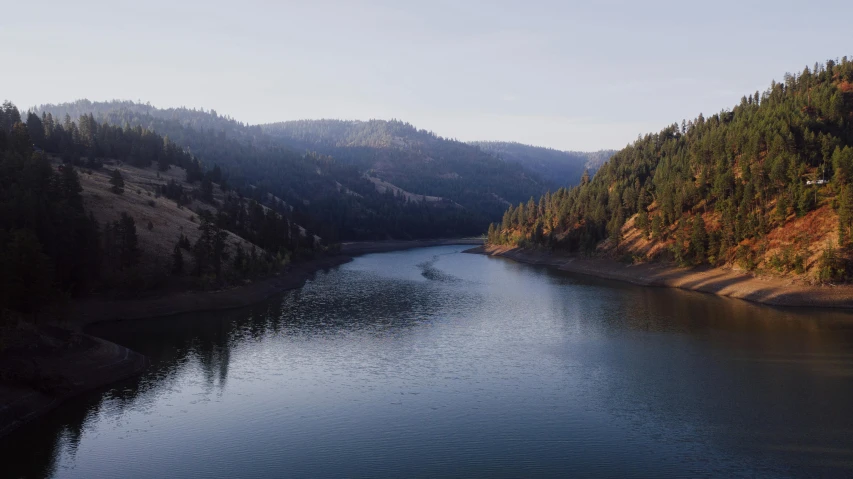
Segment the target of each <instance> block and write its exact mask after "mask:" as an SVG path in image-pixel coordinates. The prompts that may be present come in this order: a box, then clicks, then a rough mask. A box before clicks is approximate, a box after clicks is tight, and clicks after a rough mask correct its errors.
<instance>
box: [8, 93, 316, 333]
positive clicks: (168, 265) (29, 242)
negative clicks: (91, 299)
mask: <svg viewBox="0 0 853 479" xmlns="http://www.w3.org/2000/svg"><path fill="white" fill-rule="evenodd" d="M22 120H25V121H26V123H24V121H22ZM266 203H268V205H267V204H261V203H260V202H258V201H255V200H253V199H251V198H247V197H243V196H241V195H239V194H238V193H235V192H234V191H232V190H231V189H230V188H229V187H228V185H227V184H226V183H225V181H224V178H223V176H222V172H221V170H220V169H219V168H216V167H214V168H212V169H207V171H203V167H202V166H201V163H200V162H199V160H198V159H197V158H195V157H194V156H193V155H192V154H190V153H189V152H188V151H186V150H184V149H182V148H180V147H178V146H177V145H176V144H175V143H173V142H171V141H170V140H168V139H166V138H164V137H162V136H160V135H158V134H157V133H155V132H153V131H151V130H148V129H145V128H142V127H140V126H135V127H129V126H127V127H120V126H112V125H110V124H106V123H98V122H97V121H96V120H94V118H93V117H92V116H91V115H84V116H81V117H80V119H79V121H78V122H74V121H71V120H70V118H69V117H66V118H65V120H64V121H56V120H54V118H53V116H52V115H51V114H49V113H47V114H44V115H43V116H39V115H37V114H35V113H34V112H28V113H26V114H25V115H23V118H22V115H21V113H20V112H19V110H18V109H17V108H16V107H15V106H14V105H12V104H11V103H9V102H6V103H4V104H3V106H2V108H0V318H5V317H8V315H9V314H10V313H11V314H14V315H24V316H26V317H31V318H33V317H38V315H39V314H40V313H42V312H43V311H44V310H45V309H49V308H53V307H55V306H59V305H61V304H62V303H63V301H64V300H65V299H67V298H70V297H77V296H84V295H88V294H91V293H93V292H98V293H110V294H138V293H139V292H141V291H144V290H148V289H158V290H163V289H169V288H172V289H181V290H183V289H195V288H201V289H207V288H211V287H212V288H218V287H222V286H226V285H230V284H240V283H242V282H243V281H245V280H247V279H251V278H255V277H262V276H266V275H268V274H270V273H274V272H276V271H278V270H279V269H280V268H282V267H283V266H285V265H286V264H288V263H289V262H290V261H292V260H295V259H301V258H311V257H314V255H315V254H316V253H318V252H322V251H324V250H326V249H327V245H325V244H324V243H323V242H322V241H321V240H320V239H318V238H316V237H315V236H314V235H313V234H312V232H311V231H310V230H308V231H306V230H305V229H304V228H303V227H301V226H300V225H299V224H298V223H297V222H296V221H295V220H294V218H293V216H292V214H291V211H290V209H289V208H287V207H286V205H284V204H282V203H281V202H280V201H276V200H275V199H273V200H270V201H266ZM0 322H2V321H0Z"/></svg>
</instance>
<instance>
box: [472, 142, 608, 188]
mask: <svg viewBox="0 0 853 479" xmlns="http://www.w3.org/2000/svg"><path fill="white" fill-rule="evenodd" d="M471 144H472V145H475V146H478V147H480V149H481V150H483V151H485V152H488V153H491V154H493V155H495V156H497V157H499V158H502V159H504V160H506V161H508V162H510V163H517V164H519V165H522V166H524V167H526V168H528V169H530V170H531V171H533V172H535V173H537V174H538V175H539V176H540V177H541V178H542V180H543V181H544V182H546V183H548V184H549V186H551V187H552V188H553V189H556V188H561V187H567V186H575V185H577V184H580V182H581V181H582V179H583V177H584V174H586V175H587V176H593V175H594V174H595V172H596V171H597V170H598V169H599V168H600V167H601V165H603V164H604V162H606V161H607V160H608V159H610V157H611V156H613V154H614V153H616V151H615V150H600V151H593V152H584V151H561V150H555V149H553V148H543V147H541V146H530V145H525V144H522V143H515V142H505V141H474V142H471Z"/></svg>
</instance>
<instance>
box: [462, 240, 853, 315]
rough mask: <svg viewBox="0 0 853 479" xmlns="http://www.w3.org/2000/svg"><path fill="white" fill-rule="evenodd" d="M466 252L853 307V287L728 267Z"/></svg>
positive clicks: (647, 281)
mask: <svg viewBox="0 0 853 479" xmlns="http://www.w3.org/2000/svg"><path fill="white" fill-rule="evenodd" d="M466 253H478V254H485V255H489V256H502V257H506V258H510V259H512V260H515V261H518V262H522V263H530V264H541V265H548V266H552V267H554V268H557V269H560V270H563V271H570V272H573V273H582V274H588V275H591V276H598V277H600V278H607V279H615V280H619V281H626V282H629V283H634V284H639V285H643V286H666V287H671V288H680V289H686V290H690V291H701V292H703V293H711V294H716V295H720V296H728V297H731V298H738V299H745V300H747V301H753V302H756V303H763V304H769V305H774V306H809V307H821V308H853V286H851V285H840V286H813V285H808V284H801V283H795V282H793V281H791V280H786V279H783V278H772V277H755V276H752V275H750V274H746V273H743V272H739V271H734V270H730V269H723V268H711V267H705V268H682V267H678V266H674V265H672V264H666V263H645V264H638V265H626V264H624V263H620V262H618V261H614V260H610V259H604V258H582V257H577V256H569V255H561V254H557V253H549V252H545V251H537V250H526V249H521V248H511V247H506V246H480V247H477V248H472V249H470V250H467V251H466Z"/></svg>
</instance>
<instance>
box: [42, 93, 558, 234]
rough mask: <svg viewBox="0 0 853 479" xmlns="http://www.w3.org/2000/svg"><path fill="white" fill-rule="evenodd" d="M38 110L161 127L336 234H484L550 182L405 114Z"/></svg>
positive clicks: (230, 179) (240, 187) (240, 182)
mask: <svg viewBox="0 0 853 479" xmlns="http://www.w3.org/2000/svg"><path fill="white" fill-rule="evenodd" d="M36 110H37V111H43V112H48V113H52V114H53V116H54V117H56V116H64V115H70V116H71V117H72V118H74V117H78V116H81V115H82V116H86V115H91V116H92V117H93V118H95V119H97V120H98V121H103V122H106V123H108V124H111V125H121V126H124V125H127V126H132V127H136V126H141V127H143V128H145V129H148V130H151V131H155V132H157V133H159V134H161V135H163V136H164V137H167V138H168V139H169V140H170V141H173V142H175V143H176V144H177V145H180V146H181V147H182V148H185V149H186V150H187V151H189V152H191V153H192V155H193V156H194V157H196V158H198V159H200V160H201V162H202V163H203V164H205V165H208V167H211V166H212V165H216V166H218V167H220V169H221V171H222V174H223V176H224V177H225V178H227V183H228V185H229V186H230V187H232V188H234V189H236V190H237V191H239V192H240V193H241V194H243V195H244V196H247V197H252V198H255V199H256V200H257V201H259V202H265V201H267V199H268V198H277V199H279V200H281V201H283V202H284V203H285V204H286V205H287V207H288V208H290V209H291V210H292V214H293V216H294V217H295V218H296V219H297V222H298V223H299V224H302V225H305V226H307V227H309V228H310V229H311V230H312V231H315V232H316V233H317V234H318V235H320V236H321V237H323V238H326V239H328V240H329V241H339V240H358V239H385V238H396V239H409V238H431V237H453V236H467V235H477V234H480V233H481V232H482V231H483V230H484V229H485V228H486V227H487V225H488V224H489V223H490V222H491V221H494V220H496V219H498V218H500V215H501V214H502V213H503V211H504V210H505V208H506V206H507V205H508V204H511V203H515V202H518V201H521V200H523V199H525V198H528V197H529V196H531V195H538V194H541V193H543V192H544V191H545V190H547V186H546V185H545V184H544V182H542V181H541V180H540V179H539V177H538V176H537V175H536V174H535V173H532V172H530V171H529V170H527V169H525V168H523V167H521V166H519V165H516V164H511V163H508V162H505V161H502V160H500V159H498V158H496V157H494V156H493V155H490V154H488V153H485V152H483V151H481V150H480V149H478V148H476V147H473V146H471V145H467V144H465V143H462V142H458V141H453V140H449V139H445V138H441V137H438V136H436V135H434V134H432V133H430V132H426V131H424V130H418V129H416V128H414V127H412V126H411V125H409V124H406V123H403V122H398V121H378V120H377V121H370V122H344V121H334V120H328V121H327V120H320V121H301V122H286V123H277V124H271V125H262V126H249V125H245V124H243V123H240V122H237V121H235V120H233V119H231V118H229V117H224V116H220V115H219V114H217V113H216V112H215V111H212V110H210V111H204V110H191V109H186V108H177V109H158V108H154V107H152V106H150V105H144V104H139V103H133V102H123V101H113V102H103V103H93V102H89V101H86V100H81V101H77V102H74V103H66V104H61V105H43V106H40V107H38V108H36ZM381 185H390V186H389V187H385V186H381Z"/></svg>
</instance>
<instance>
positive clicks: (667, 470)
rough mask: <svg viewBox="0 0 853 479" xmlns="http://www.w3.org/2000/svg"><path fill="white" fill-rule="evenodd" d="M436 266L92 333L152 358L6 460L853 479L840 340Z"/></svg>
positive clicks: (589, 287)
mask: <svg viewBox="0 0 853 479" xmlns="http://www.w3.org/2000/svg"><path fill="white" fill-rule="evenodd" d="M465 248H466V246H444V247H435V248H422V249H417V250H410V251H403V252H395V253H383V254H375V255H367V256H362V257H359V258H356V259H355V260H354V261H353V262H352V263H349V264H346V265H342V266H340V267H337V268H335V269H333V270H330V271H328V272H326V273H320V274H318V276H317V277H316V278H315V279H314V280H313V281H310V282H309V283H308V284H306V286H305V287H303V288H302V289H300V290H295V291H290V292H287V293H284V294H283V295H281V296H278V297H276V298H274V299H273V300H269V301H266V302H264V303H261V304H258V305H256V306H254V307H251V308H246V309H242V310H234V311H228V312H222V313H205V314H197V315H188V316H184V317H171V318H163V319H151V320H141V321H133V322H120V323H114V324H105V325H102V326H99V329H98V330H97V331H95V333H96V334H99V335H102V336H104V337H106V338H107V339H110V340H112V341H115V342H117V343H119V344H123V345H126V346H128V347H131V348H133V349H135V350H137V351H140V352H142V353H143V354H146V355H148V356H149V357H150V358H151V359H152V363H153V364H152V367H150V368H149V370H148V371H146V373H144V374H143V375H142V376H141V377H139V378H135V379H133V380H129V381H125V382H123V383H120V384H116V385H113V386H112V387H110V388H108V389H105V390H102V391H96V392H93V393H92V394H89V395H86V396H84V397H81V398H79V399H76V400H73V401H71V402H69V403H68V404H67V405H64V406H62V407H61V408H59V409H57V410H56V411H55V412H53V413H51V414H49V415H48V416H46V417H45V418H43V419H42V420H39V421H37V422H36V423H34V424H32V425H31V426H28V427H26V428H25V429H23V430H21V431H19V432H17V433H14V434H12V435H11V436H9V437H8V438H5V439H4V441H3V442H2V443H0V451H2V454H3V456H5V457H4V458H3V463H4V468H5V469H6V471H5V472H6V473H8V474H10V475H11V476H16V477H17V476H26V477H41V476H54V477H82V478H89V477H199V476H203V477H283V476H289V477H309V476H311V477H329V476H332V477H344V476H346V477H356V476H359V477H365V476H370V477H410V476H425V477H436V476H455V477H469V476H483V477H518V476H558V477H570V476H595V477H660V478H663V477H774V478H775V477H850V476H851V475H853V440H851V438H853V414H850V407H851V405H853V321H851V317H853V316H851V315H850V314H849V313H844V312H839V311H819V312H815V311H809V310H798V309H789V310H781V309H773V308H769V307H766V306H758V305H754V304H749V303H746V302H743V301H739V300H732V299H727V298H720V297H715V296H710V295H703V294H700V293H691V292H684V291H679V290H670V289H658V288H643V287H638V286H632V285H627V284H622V283H615V282H608V281H605V280H598V279H594V278H587V277H583V276H575V275H571V274H567V273H561V272H555V271H551V270H548V269H545V268H539V267H533V266H529V265H522V264H517V263H513V262H511V261H509V260H506V259H502V258H491V257H486V256H480V255H468V254H462V253H461V251H462V250H463V249H465Z"/></svg>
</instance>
